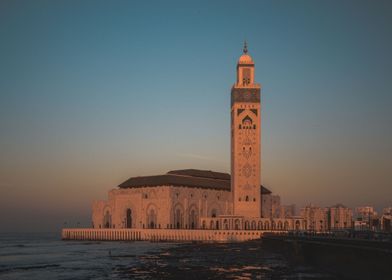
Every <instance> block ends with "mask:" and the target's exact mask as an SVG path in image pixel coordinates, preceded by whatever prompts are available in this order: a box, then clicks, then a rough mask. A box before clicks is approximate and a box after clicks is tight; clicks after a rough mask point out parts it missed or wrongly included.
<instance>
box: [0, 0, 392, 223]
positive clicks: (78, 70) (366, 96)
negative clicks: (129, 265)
mask: <svg viewBox="0 0 392 280" xmlns="http://www.w3.org/2000/svg"><path fill="white" fill-rule="evenodd" d="M391 14H392V5H391V2H390V1H370V0H369V1H340V0H339V1H310V0H309V1H204V2H203V1H4V0H3V1H1V2H0V221H1V226H0V231H20V230H28V231H40V230H45V231H46V230H55V229H59V228H60V227H61V226H62V225H63V223H64V221H67V222H68V225H72V226H75V225H76V223H77V222H78V221H80V223H81V225H89V220H90V213H91V212H90V211H91V210H90V207H91V202H92V200H94V199H104V198H106V195H107V191H108V190H109V189H111V188H114V187H116V186H117V185H118V184H119V183H121V182H123V181H124V180H126V179H127V178H129V177H131V176H137V175H152V174H159V173H164V172H166V171H168V170H171V169H181V168H199V169H211V170H216V171H224V172H229V170H230V160H229V159H230V88H231V86H232V84H233V83H234V81H235V66H236V61H237V59H238V57H239V56H240V55H241V52H242V44H243V41H244V39H246V40H247V41H248V44H249V52H250V54H251V55H252V57H253V59H254V60H255V62H256V81H257V82H260V83H261V84H262V85H263V90H262V102H263V105H262V106H263V113H262V125H263V130H262V141H263V146H262V151H263V152H262V162H263V164H262V181H263V184H264V185H266V186H267V187H268V188H270V189H271V190H272V191H273V192H274V193H277V194H280V195H281V197H282V200H283V203H285V204H289V203H296V204H297V205H298V206H303V205H305V204H308V203H310V202H312V203H314V204H317V205H320V206H330V205H332V204H335V203H337V202H341V203H344V204H345V205H347V206H350V207H354V206H359V205H367V204H370V205H375V206H377V207H378V208H381V207H386V206H388V205H391V204H392V168H391V166H392V148H391V143H392V112H391V110H392V92H391V89H392V54H391V52H392V28H391V26H392V16H391Z"/></svg>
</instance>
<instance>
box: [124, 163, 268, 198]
mask: <svg viewBox="0 0 392 280" xmlns="http://www.w3.org/2000/svg"><path fill="white" fill-rule="evenodd" d="M156 186H183V187H195V188H204V189H216V190H223V191H230V189H231V186H230V174H229V173H222V172H215V171H210V170H198V169H182V170H172V171H169V172H167V173H166V174H163V175H155V176H139V177H131V178H129V179H128V180H126V181H125V182H123V183H121V184H120V185H119V187H120V188H140V187H156ZM261 191H262V194H270V193H271V191H270V190H268V189H267V188H265V187H264V186H261Z"/></svg>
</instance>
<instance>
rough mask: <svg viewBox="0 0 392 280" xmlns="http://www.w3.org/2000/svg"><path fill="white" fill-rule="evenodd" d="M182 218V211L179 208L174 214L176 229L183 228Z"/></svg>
mask: <svg viewBox="0 0 392 280" xmlns="http://www.w3.org/2000/svg"><path fill="white" fill-rule="evenodd" d="M181 216H182V213H181V209H179V208H177V209H176V211H175V212H174V227H175V228H181V227H182V219H181Z"/></svg>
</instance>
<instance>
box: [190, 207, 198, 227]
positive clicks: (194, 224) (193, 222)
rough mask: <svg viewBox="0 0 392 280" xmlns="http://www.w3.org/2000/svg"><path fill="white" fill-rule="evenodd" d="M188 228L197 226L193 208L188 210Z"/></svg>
mask: <svg viewBox="0 0 392 280" xmlns="http://www.w3.org/2000/svg"><path fill="white" fill-rule="evenodd" d="M189 228H191V229H195V228H197V213H196V210H195V209H192V210H191V211H190V212H189Z"/></svg>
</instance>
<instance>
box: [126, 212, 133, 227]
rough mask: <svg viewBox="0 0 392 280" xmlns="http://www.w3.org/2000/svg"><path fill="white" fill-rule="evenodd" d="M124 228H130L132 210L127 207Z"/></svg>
mask: <svg viewBox="0 0 392 280" xmlns="http://www.w3.org/2000/svg"><path fill="white" fill-rule="evenodd" d="M126 228H132V210H131V209H129V208H128V209H127V214H126Z"/></svg>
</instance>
